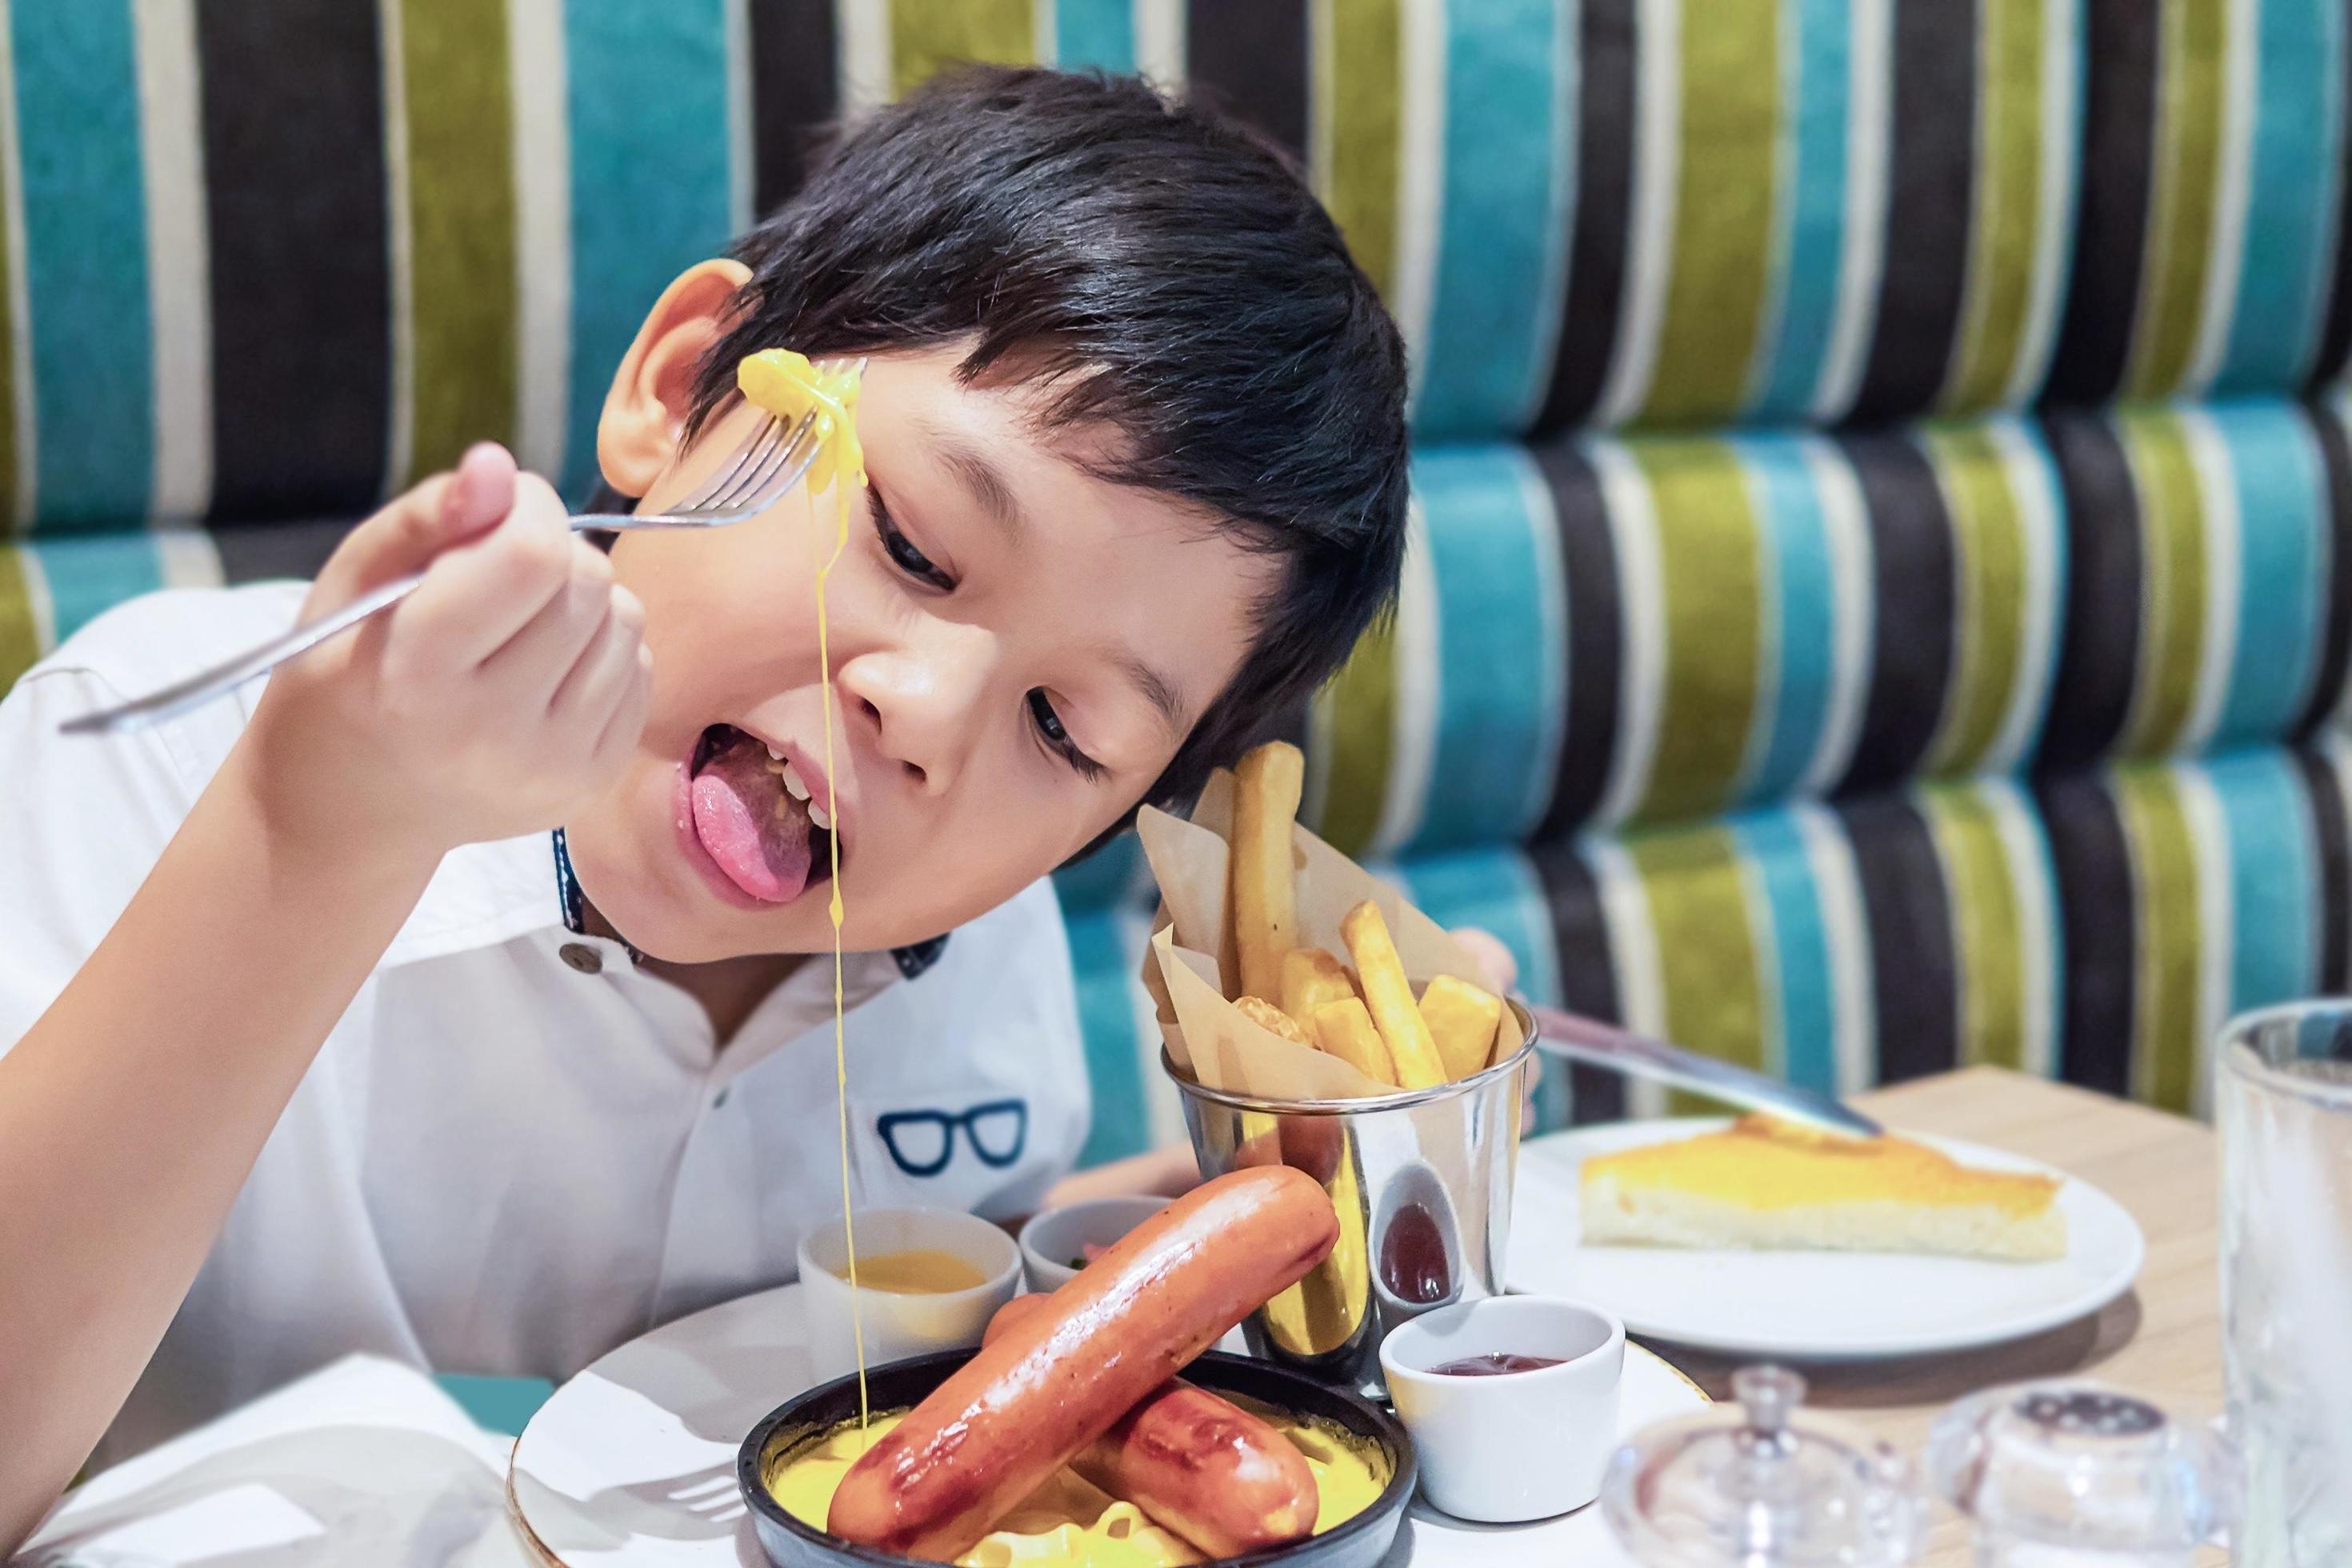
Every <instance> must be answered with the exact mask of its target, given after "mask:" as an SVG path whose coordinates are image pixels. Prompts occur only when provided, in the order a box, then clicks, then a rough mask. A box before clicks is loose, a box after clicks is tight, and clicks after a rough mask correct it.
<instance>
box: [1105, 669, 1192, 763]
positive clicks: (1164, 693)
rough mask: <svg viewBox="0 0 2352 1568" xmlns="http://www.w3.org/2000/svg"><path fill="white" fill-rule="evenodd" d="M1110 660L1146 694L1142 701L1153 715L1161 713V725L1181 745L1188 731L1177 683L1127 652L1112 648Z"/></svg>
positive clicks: (1134, 685)
mask: <svg viewBox="0 0 2352 1568" xmlns="http://www.w3.org/2000/svg"><path fill="white" fill-rule="evenodd" d="M1107 657H1108V659H1109V662H1110V663H1111V664H1112V665H1113V666H1115V667H1116V668H1118V672H1119V673H1120V674H1121V675H1123V676H1125V677H1127V679H1128V683H1129V685H1131V686H1133V687H1134V688H1135V689H1137V690H1138V691H1140V692H1142V693H1143V700H1145V701H1146V702H1149V703H1150V704H1151V709H1152V711H1153V712H1155V713H1158V714H1159V715H1160V722H1161V723H1163V724H1165V725H1167V726H1168V732H1169V733H1170V734H1171V735H1173V736H1175V737H1176V738H1177V739H1178V740H1179V741H1181V740H1182V739H1183V738H1184V731H1185V728H1186V725H1185V722H1184V697H1183V694H1182V693H1181V692H1180V691H1178V690H1177V689H1176V685H1175V683H1174V682H1173V681H1171V680H1170V679H1168V678H1167V677H1166V676H1164V675H1162V674H1160V672H1159V671H1158V670H1156V669H1154V668H1151V667H1150V665H1148V664H1146V663H1144V662H1143V660H1142V659H1140V658H1137V657H1136V655H1135V654H1134V653H1133V652H1132V651H1130V650H1129V649H1127V648H1123V647H1122V648H1112V649H1110V650H1108V655H1107Z"/></svg>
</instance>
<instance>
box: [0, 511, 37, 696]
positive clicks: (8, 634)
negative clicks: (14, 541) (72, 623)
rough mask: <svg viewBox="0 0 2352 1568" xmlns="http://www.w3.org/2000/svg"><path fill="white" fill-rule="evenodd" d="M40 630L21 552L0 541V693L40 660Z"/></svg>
mask: <svg viewBox="0 0 2352 1568" xmlns="http://www.w3.org/2000/svg"><path fill="white" fill-rule="evenodd" d="M40 658H41V632H40V627H39V626H37V625H36V624H35V623H34V620H33V594H32V589H31V586H30V584H27V583H26V581H25V552H24V551H23V550H22V549H21V548H19V547H18V546H16V545H9V544H0V694H5V692H6V691H7V689H8V688H10V687H11V686H14V685H16V678H17V677H18V676H20V675H22V674H24V673H25V672H26V670H28V669H30V668H33V666H34V665H36V664H37V663H39V662H40Z"/></svg>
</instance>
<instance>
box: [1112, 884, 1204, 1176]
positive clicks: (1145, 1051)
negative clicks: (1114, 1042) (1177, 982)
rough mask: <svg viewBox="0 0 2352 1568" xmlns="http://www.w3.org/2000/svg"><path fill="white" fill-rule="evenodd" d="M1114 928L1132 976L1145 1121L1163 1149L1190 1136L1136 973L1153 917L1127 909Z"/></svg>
mask: <svg viewBox="0 0 2352 1568" xmlns="http://www.w3.org/2000/svg"><path fill="white" fill-rule="evenodd" d="M1112 921H1113V929H1115V930H1116V931H1118V951H1119V952H1120V954H1121V955H1122V958H1123V960H1124V962H1125V963H1126V966H1127V973H1128V974H1129V979H1128V981H1127V982H1126V984H1127V999H1128V1004H1129V1006H1131V1007H1132V1008H1133V1009H1134V1016H1135V1055H1136V1066H1137V1067H1138V1068H1140V1069H1141V1071H1140V1074H1139V1076H1140V1078H1141V1079H1142V1082H1143V1112H1144V1124H1145V1127H1146V1128H1147V1130H1148V1131H1149V1133H1150V1140H1151V1142H1150V1147H1151V1148H1154V1149H1158V1148H1162V1147H1164V1146H1166V1145H1168V1144H1171V1143H1182V1142H1188V1141H1189V1140H1190V1139H1191V1136H1192V1135H1191V1134H1190V1133H1189V1132H1187V1131H1185V1129H1184V1102H1183V1100H1182V1097H1181V1096H1180V1095H1179V1094H1178V1093H1177V1090H1176V1083H1175V1080H1174V1079H1171V1078H1170V1077H1169V1076H1168V1074H1167V1073H1166V1072H1164V1071H1163V1070H1161V1068H1160V1014H1159V1012H1158V1010H1157V1009H1156V1008H1154V1007H1153V1006H1152V1004H1151V993H1150V992H1149V991H1146V990H1145V989H1144V988H1143V983H1142V982H1141V981H1139V980H1137V979H1134V978H1133V976H1135V975H1138V974H1140V973H1142V972H1143V960H1144V955H1145V954H1146V953H1148V952H1150V949H1151V917H1150V915H1148V914H1145V913H1143V912H1142V911H1140V910H1133V911H1125V912H1121V913H1119V914H1118V915H1115V916H1113V917H1112Z"/></svg>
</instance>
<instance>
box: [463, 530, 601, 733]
mask: <svg viewBox="0 0 2352 1568" xmlns="http://www.w3.org/2000/svg"><path fill="white" fill-rule="evenodd" d="M567 549H568V551H569V556H568V559H567V561H566V563H565V570H564V574H563V579H562V583H561V584H559V585H558V587H557V588H556V590H555V592H554V593H553V594H552V595H548V596H547V597H546V598H545V599H544V600H543V601H542V602H541V605H540V607H539V610H538V612H537V613H536V614H535V615H533V616H531V617H530V619H529V620H528V621H526V622H524V623H523V624H522V625H521V626H519V627H517V628H516V629H515V631H514V633H513V635H511V636H509V637H507V638H506V639H505V640H504V641H502V642H500V643H499V644H498V645H497V647H494V648H492V649H490V650H488V651H487V652H485V653H483V654H482V655H480V656H479V658H480V669H481V673H482V674H483V675H485V676H486V677H488V678H490V679H499V680H503V679H512V680H520V681H523V682H526V683H528V684H530V686H532V687H534V688H535V689H537V690H538V691H539V692H540V694H541V701H548V700H550V698H551V693H552V692H553V691H554V690H555V689H556V687H557V685H558V684H559V683H560V682H561V681H562V679H563V675H564V672H565V671H566V670H568V669H570V668H572V665H573V664H575V663H577V662H578V661H579V659H580V657H581V655H582V654H583V653H585V652H586V651H587V650H588V649H589V648H591V647H594V646H595V641H596V637H598V635H599V634H600V633H601V632H602V631H603V630H604V624H605V622H606V621H608V620H609V619H610V618H611V616H612V599H613V569H612V566H611V565H610V564H609V563H607V562H606V561H605V559H604V556H603V555H602V554H601V553H600V552H597V551H596V550H595V549H593V547H591V546H589V545H586V544H567Z"/></svg>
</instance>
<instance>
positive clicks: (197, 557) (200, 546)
mask: <svg viewBox="0 0 2352 1568" xmlns="http://www.w3.org/2000/svg"><path fill="white" fill-rule="evenodd" d="M155 570H156V576H157V578H158V579H159V580H160V581H161V582H162V583H163V586H165V587H166V588H217V587H219V586H220V585H221V584H222V583H223V581H224V580H225V578H224V574H223V573H222V571H221V558H220V549H219V547H218V546H217V545H215V543H214V542H213V536H212V535H211V534H209V533H207V532H205V531H204V530H203V529H201V528H165V529H159V530H158V531H156V533H155Z"/></svg>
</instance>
